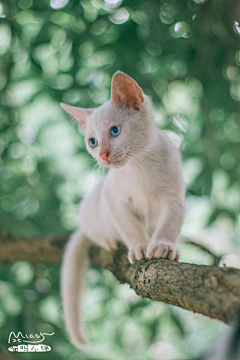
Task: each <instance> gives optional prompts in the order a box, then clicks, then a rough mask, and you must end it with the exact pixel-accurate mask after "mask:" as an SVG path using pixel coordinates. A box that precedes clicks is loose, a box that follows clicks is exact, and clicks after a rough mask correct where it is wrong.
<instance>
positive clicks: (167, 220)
mask: <svg viewBox="0 0 240 360" xmlns="http://www.w3.org/2000/svg"><path fill="white" fill-rule="evenodd" d="M130 79H131V78H130ZM139 89H140V88H139ZM143 99H144V100H143V101H142V102H141V101H140V102H139V103H140V106H139V110H138V109H137V110H136V109H135V108H131V107H130V108H129V107H126V106H122V105H121V104H117V103H116V102H114V101H112V100H110V101H108V102H106V103H105V104H103V105H102V106H100V107H99V108H97V109H95V110H94V111H93V112H92V113H91V115H87V116H86V122H85V123H84V124H85V126H86V128H85V141H86V146H87V149H88V151H89V152H90V153H91V155H92V156H93V157H94V158H96V159H97V161H98V163H99V165H101V166H109V167H110V171H109V173H108V174H107V176H106V177H105V178H104V179H102V180H101V181H100V182H99V183H98V184H97V185H96V186H95V188H94V190H93V191H92V193H91V194H90V196H88V197H87V198H85V199H83V200H82V202H81V204H80V213H79V214H80V216H79V229H80V230H78V232H77V233H75V235H73V237H72V238H71V239H70V242H69V244H68V246H67V251H66V253H65V255H64V258H63V267H62V296H63V309H64V315H65V319H66V323H67V330H68V332H69V335H70V339H71V341H72V343H73V344H74V345H75V346H76V347H78V348H83V347H84V344H85V340H84V339H83V335H81V333H82V332H81V330H80V329H81V324H80V320H79V317H80V305H79V299H80V290H81V285H80V281H81V277H82V273H83V270H82V269H83V268H84V269H85V268H86V266H87V264H86V261H85V258H84V257H86V252H83V253H82V246H81V241H82V240H81V239H84V238H86V239H89V240H91V241H92V242H94V243H96V244H98V245H99V246H101V247H104V248H106V249H111V248H115V247H116V241H123V242H124V243H125V244H126V246H127V247H128V250H129V251H128V258H129V261H130V262H134V261H135V260H141V259H142V258H143V255H145V256H148V257H150V258H151V257H157V258H169V259H171V260H178V259H179V253H178V251H177V250H176V241H177V238H178V235H179V233H180V230H181V226H182V223H183V219H184V213H185V186H184V183H183V178H182V170H181V156H180V153H179V151H178V149H177V148H176V147H175V146H174V145H173V144H172V142H171V141H170V140H169V139H168V138H167V137H166V136H165V135H164V134H163V133H162V132H161V131H160V130H158V129H157V127H156V125H155V123H154V121H153V112H152V104H151V101H150V99H149V98H148V97H147V96H146V95H143ZM67 111H68V110H67ZM79 111H80V110H79ZM68 112H70V111H68ZM112 126H121V133H120V135H119V136H118V137H115V138H114V137H112V136H111V135H110V132H109V129H110V128H111V127H112ZM92 137H93V138H96V139H97V141H98V144H99V146H97V147H96V148H91V147H90V146H89V143H88V139H89V138H92ZM105 151H106V152H110V155H109V158H108V161H107V160H103V159H102V158H101V157H100V156H99V154H100V153H102V152H105ZM72 244H73V245H72ZM81 261H83V263H84V264H83V266H82V265H81Z"/></svg>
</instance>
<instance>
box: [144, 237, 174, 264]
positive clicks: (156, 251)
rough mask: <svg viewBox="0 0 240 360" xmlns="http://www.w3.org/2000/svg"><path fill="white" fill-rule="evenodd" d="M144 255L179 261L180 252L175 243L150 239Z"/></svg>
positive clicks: (150, 257)
mask: <svg viewBox="0 0 240 360" xmlns="http://www.w3.org/2000/svg"><path fill="white" fill-rule="evenodd" d="M146 256H147V257H148V258H149V259H153V258H161V259H169V260H175V261H179V259H180V254H179V251H178V250H176V248H175V245H174V244H171V243H169V242H167V241H166V240H165V241H163V240H154V241H151V242H150V244H149V245H148V247H147V254H146Z"/></svg>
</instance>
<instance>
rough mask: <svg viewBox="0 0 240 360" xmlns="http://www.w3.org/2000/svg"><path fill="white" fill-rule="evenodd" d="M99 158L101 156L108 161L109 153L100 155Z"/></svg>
mask: <svg viewBox="0 0 240 360" xmlns="http://www.w3.org/2000/svg"><path fill="white" fill-rule="evenodd" d="M99 156H100V157H101V158H102V159H103V160H107V159H108V156H109V152H104V153H100V154H99Z"/></svg>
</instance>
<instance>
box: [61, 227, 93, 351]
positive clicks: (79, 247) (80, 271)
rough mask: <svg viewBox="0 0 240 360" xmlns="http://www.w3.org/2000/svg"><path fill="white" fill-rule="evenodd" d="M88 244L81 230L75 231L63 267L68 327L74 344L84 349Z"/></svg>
mask: <svg viewBox="0 0 240 360" xmlns="http://www.w3.org/2000/svg"><path fill="white" fill-rule="evenodd" d="M88 245H89V242H88V240H87V239H86V238H85V237H84V235H83V234H82V232H81V231H80V230H77V231H76V232H75V233H73V234H72V235H71V237H70V240H69V241H68V243H67V246H66V248H65V251H64V255H63V264H62V268H61V295H62V301H63V313H64V318H65V323H66V328H67V332H68V334H69V336H70V340H71V342H72V344H73V345H74V346H75V347H77V348H78V349H84V348H85V347H86V345H87V340H86V337H85V334H84V331H83V321H82V313H81V293H82V292H83V275H84V272H85V270H86V269H87V268H88V264H89V258H88V254H87V249H88Z"/></svg>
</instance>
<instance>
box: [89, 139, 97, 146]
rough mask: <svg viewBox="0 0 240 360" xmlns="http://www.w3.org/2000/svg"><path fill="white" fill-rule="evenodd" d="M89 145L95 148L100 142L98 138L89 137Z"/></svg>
mask: <svg viewBox="0 0 240 360" xmlns="http://www.w3.org/2000/svg"><path fill="white" fill-rule="evenodd" d="M89 145H90V146H91V147H92V148H95V147H96V146H98V142H97V140H96V139H94V138H90V139H89Z"/></svg>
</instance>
